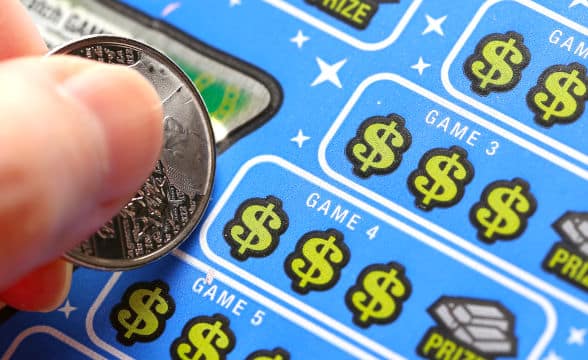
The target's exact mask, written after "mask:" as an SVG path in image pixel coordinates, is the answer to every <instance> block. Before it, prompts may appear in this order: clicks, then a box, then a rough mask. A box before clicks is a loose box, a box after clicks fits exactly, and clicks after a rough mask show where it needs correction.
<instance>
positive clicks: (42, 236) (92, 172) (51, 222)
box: [0, 57, 163, 307]
mask: <svg viewBox="0 0 588 360" xmlns="http://www.w3.org/2000/svg"><path fill="white" fill-rule="evenodd" d="M0 80H1V81H0V109H2V117H1V119H0V232H1V233H2V237H1V238H0V291H2V290H4V292H5V294H4V295H0V296H1V297H2V298H3V299H7V298H10V296H8V295H6V291H8V292H10V286H11V285H13V284H14V283H15V282H19V280H21V279H23V278H25V275H26V274H28V273H29V272H31V271H32V270H33V269H37V271H39V270H38V269H43V268H44V267H49V268H54V267H55V266H56V265H55V263H51V261H52V260H53V259H55V258H57V257H59V256H60V255H61V254H62V253H63V252H64V251H66V250H67V249H69V248H71V247H73V246H74V245H76V244H77V243H78V242H80V241H82V240H85V239H86V238H87V237H88V236H89V235H91V234H92V233H93V232H94V231H96V230H97V229H98V228H99V227H100V226H101V225H102V224H103V223H105V222H106V221H107V220H109V219H110V218H111V217H112V216H114V215H115V214H116V213H117V211H118V210H119V209H120V207H121V206H122V205H123V204H124V203H125V202H126V200H128V199H129V198H130V197H131V196H132V195H133V194H134V192H135V191H136V190H137V189H138V188H139V187H140V186H141V184H142V183H143V182H144V180H145V179H146V178H147V176H148V175H149V174H150V172H151V171H152V169H153V166H154V164H155V161H156V159H157V157H158V155H159V151H160V148H161V141H162V123H163V121H162V119H163V116H162V110H161V104H160V99H159V97H158V96H157V93H156V92H155V90H154V89H153V88H152V87H151V86H149V83H148V82H147V81H146V80H145V79H144V78H143V77H142V76H141V75H140V74H138V73H136V72H135V71H133V70H130V69H127V68H125V67H122V66H114V65H104V64H100V63H97V62H91V61H87V60H83V59H79V58H73V57H50V58H42V59H38V58H30V59H20V60H14V61H9V62H4V63H0ZM50 263H51V264H52V265H48V264H50ZM58 263H59V264H62V265H60V266H65V265H64V264H63V263H62V262H58ZM53 273H59V272H58V271H57V272H56V271H54V270H53ZM63 274H64V275H63V276H61V278H60V279H57V280H55V281H56V282H57V283H59V282H61V287H60V288H58V289H56V290H55V293H56V294H57V295H56V299H53V301H54V302H53V303H51V304H46V305H48V306H47V307H50V306H55V305H57V304H58V303H59V301H60V300H61V299H60V297H62V296H64V294H63V289H64V287H65V286H66V284H65V283H66V282H67V278H68V276H67V275H66V274H67V272H66V271H63ZM57 278H59V276H57ZM20 283H23V284H30V283H31V281H20ZM18 286H19V285H17V287H18ZM29 286H30V285H29ZM56 286H57V285H56ZM7 289H8V290H7ZM20 290H22V289H20ZM21 292H22V291H21ZM30 295H32V296H34V289H32V290H31V294H30ZM47 301H48V300H47ZM48 302H49V301H48Z"/></svg>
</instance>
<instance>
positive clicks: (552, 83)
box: [527, 63, 588, 127]
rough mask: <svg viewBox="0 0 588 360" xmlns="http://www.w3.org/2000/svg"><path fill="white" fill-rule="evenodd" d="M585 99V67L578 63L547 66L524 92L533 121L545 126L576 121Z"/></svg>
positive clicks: (587, 95)
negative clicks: (534, 83) (526, 91)
mask: <svg viewBox="0 0 588 360" xmlns="http://www.w3.org/2000/svg"><path fill="white" fill-rule="evenodd" d="M586 100H588V89H587V88H586V67H585V66H584V65H581V64H578V63H572V64H570V65H568V66H565V65H555V66H551V67H549V68H548V69H547V70H545V71H544V72H543V73H542V74H541V76H540V77H539V80H538V81H537V85H535V86H534V87H533V88H531V90H530V91H529V93H528V94H527V105H529V107H530V108H531V110H532V111H533V112H534V113H535V122H536V123H538V124H539V125H542V126H545V127H550V126H552V125H553V124H555V123H561V124H567V123H571V122H574V121H576V120H577V119H578V118H579V117H580V116H581V115H582V113H584V103H585V102H586Z"/></svg>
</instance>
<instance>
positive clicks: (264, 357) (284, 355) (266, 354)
mask: <svg viewBox="0 0 588 360" xmlns="http://www.w3.org/2000/svg"><path fill="white" fill-rule="evenodd" d="M246 360H290V353H289V352H287V351H286V350H284V349H282V348H275V349H273V350H258V351H255V352H253V353H251V354H249V356H247V358H246Z"/></svg>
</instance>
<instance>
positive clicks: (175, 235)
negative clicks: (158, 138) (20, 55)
mask: <svg viewBox="0 0 588 360" xmlns="http://www.w3.org/2000/svg"><path fill="white" fill-rule="evenodd" d="M50 54H68V55H74V56H80V57H84V58H87V59H93V60H96V61H102V62H105V63H112V64H120V65H123V66H128V67H129V68H132V69H135V70H136V71H138V72H139V73H141V74H142V75H143V76H145V77H146V78H147V79H148V80H149V81H150V82H151V83H152V84H153V86H154V87H155V89H156V90H157V93H158V94H159V97H160V98H161V101H162V104H163V109H164V119H163V122H164V141H163V149H162V152H161V156H160V158H159V160H158V162H157V165H156V167H155V169H154V171H153V173H152V174H151V176H150V177H149V178H148V179H147V181H146V182H145V183H144V184H143V186H142V187H141V189H139V190H138V191H137V194H136V195H135V196H134V197H133V198H132V199H130V200H129V202H128V204H127V205H126V206H125V207H124V208H123V209H122V210H121V211H120V213H119V214H118V215H117V216H115V217H114V218H113V219H111V220H110V221H109V222H108V223H107V224H105V225H104V226H103V227H102V228H101V229H100V230H99V231H97V232H96V233H95V234H94V235H92V236H91V237H90V239H88V240H87V241H85V242H83V243H82V244H81V245H80V246H78V247H76V248H74V249H72V250H70V251H68V252H67V253H66V254H65V255H64V256H65V257H66V258H67V259H68V260H70V261H72V262H73V263H75V264H78V265H82V266H85V267H90V268H95V269H101V270H128V269H132V268H136V267H139V266H142V265H145V264H147V263H149V262H151V261H154V260H156V259H159V258H160V257H162V256H163V255H165V254H167V253H169V252H170V251H171V250H173V249H174V248H176V247H177V246H178V245H179V244H180V243H182V242H183V241H184V240H185V239H186V238H187V237H188V236H189V235H190V233H191V232H192V230H193V229H194V228H195V227H196V225H197V224H198V222H199V221H200V219H201V217H202V214H203V213H204V211H205V209H206V206H207V204H208V201H209V199H210V194H211V191H212V183H213V179H214V170H215V148H214V135H213V132H212V127H211V123H210V118H209V116H208V113H207V111H206V107H205V105H204V102H203V101H202V98H201V97H200V95H199V93H198V91H197V90H196V88H195V87H194V84H193V82H192V81H190V79H189V78H188V77H187V76H186V75H185V73H184V72H183V71H182V70H181V69H180V68H179V67H178V66H177V65H176V64H175V63H174V62H173V61H172V60H170V59H169V58H168V57H167V56H165V55H164V54H162V53H161V52H159V51H158V50H156V49H154V48H152V47H151V46H149V45H146V44H143V43H141V42H139V41H136V40H132V39H127V38H123V37H118V36H110V35H98V36H90V37H87V38H83V39H80V40H77V41H74V42H71V43H69V44H66V45H63V46H61V47H59V48H57V49H54V50H52V51H51V52H50ZM129 146H132V144H129Z"/></svg>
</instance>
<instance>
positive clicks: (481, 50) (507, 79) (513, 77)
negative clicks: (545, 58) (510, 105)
mask: <svg viewBox="0 0 588 360" xmlns="http://www.w3.org/2000/svg"><path fill="white" fill-rule="evenodd" d="M530 59H531V54H530V53H529V49H528V48H527V47H526V46H525V45H524V41H523V37H522V35H521V34H519V33H516V32H514V31H510V32H507V33H506V34H491V35H488V36H486V37H484V38H483V39H482V40H481V41H480V42H479V43H478V45H477V46H476V51H475V52H474V54H473V55H471V56H470V57H468V59H467V60H466V62H465V64H464V72H465V74H466V76H467V77H468V78H469V79H470V80H471V81H472V84H471V88H472V90H473V91H474V92H476V93H478V94H480V95H484V96H486V95H488V94H489V93H490V92H492V91H507V90H510V89H512V88H514V87H515V86H516V85H517V84H518V83H519V81H520V80H521V73H522V70H523V69H524V68H525V67H527V65H529V61H530Z"/></svg>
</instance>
